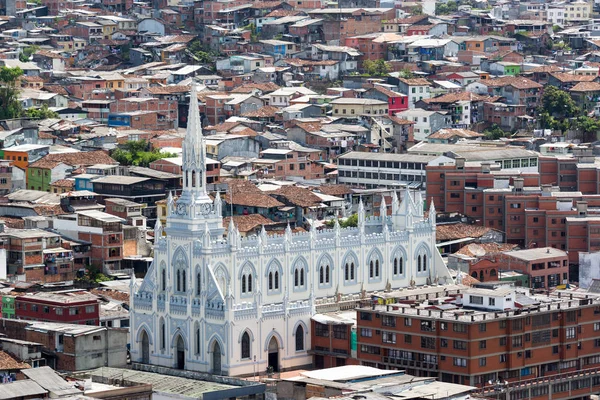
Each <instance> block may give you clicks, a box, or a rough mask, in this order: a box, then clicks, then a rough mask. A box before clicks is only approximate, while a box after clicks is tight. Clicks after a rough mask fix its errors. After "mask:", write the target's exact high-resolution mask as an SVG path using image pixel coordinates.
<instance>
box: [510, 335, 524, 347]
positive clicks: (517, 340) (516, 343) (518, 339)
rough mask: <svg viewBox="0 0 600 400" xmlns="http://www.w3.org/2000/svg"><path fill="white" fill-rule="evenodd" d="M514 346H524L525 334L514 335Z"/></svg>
mask: <svg viewBox="0 0 600 400" xmlns="http://www.w3.org/2000/svg"><path fill="white" fill-rule="evenodd" d="M512 346H513V347H522V346H523V336H521V335H519V336H513V338H512Z"/></svg>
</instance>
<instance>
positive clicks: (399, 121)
mask: <svg viewBox="0 0 600 400" xmlns="http://www.w3.org/2000/svg"><path fill="white" fill-rule="evenodd" d="M388 118H389V119H390V120H392V121H393V122H394V123H395V124H397V125H414V124H415V122H414V121H409V120H407V119H404V118H398V117H396V116H393V115H392V116H390V117H388Z"/></svg>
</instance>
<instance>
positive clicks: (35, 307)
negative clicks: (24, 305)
mask: <svg viewBox="0 0 600 400" xmlns="http://www.w3.org/2000/svg"><path fill="white" fill-rule="evenodd" d="M37 310H38V306H37V304H32V305H31V311H35V312H37Z"/></svg>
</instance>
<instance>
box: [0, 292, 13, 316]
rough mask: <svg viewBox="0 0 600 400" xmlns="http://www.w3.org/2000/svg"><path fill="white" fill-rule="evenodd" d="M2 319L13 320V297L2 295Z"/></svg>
mask: <svg viewBox="0 0 600 400" xmlns="http://www.w3.org/2000/svg"><path fill="white" fill-rule="evenodd" d="M2 318H15V296H10V295H7V294H3V295H2Z"/></svg>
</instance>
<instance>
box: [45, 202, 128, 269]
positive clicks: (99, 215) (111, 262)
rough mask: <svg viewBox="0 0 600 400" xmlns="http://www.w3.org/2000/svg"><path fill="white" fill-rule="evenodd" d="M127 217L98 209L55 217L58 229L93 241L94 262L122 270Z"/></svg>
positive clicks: (91, 260)
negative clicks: (124, 228) (124, 225)
mask: <svg viewBox="0 0 600 400" xmlns="http://www.w3.org/2000/svg"><path fill="white" fill-rule="evenodd" d="M124 222H125V220H124V219H123V218H119V217H117V216H114V215H111V214H107V213H105V212H102V211H98V210H87V211H79V212H77V213H76V214H65V215H59V216H56V217H55V218H54V229H56V230H57V231H59V232H61V233H62V234H64V235H67V236H69V237H73V238H75V239H79V240H84V241H86V242H88V243H91V255H90V263H91V265H93V266H95V267H101V268H103V270H104V271H105V272H107V271H108V272H112V271H114V270H119V269H120V265H121V260H122V259H123V223H124Z"/></svg>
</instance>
